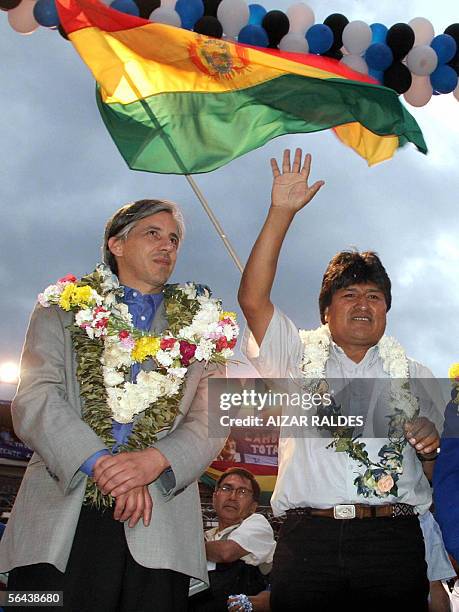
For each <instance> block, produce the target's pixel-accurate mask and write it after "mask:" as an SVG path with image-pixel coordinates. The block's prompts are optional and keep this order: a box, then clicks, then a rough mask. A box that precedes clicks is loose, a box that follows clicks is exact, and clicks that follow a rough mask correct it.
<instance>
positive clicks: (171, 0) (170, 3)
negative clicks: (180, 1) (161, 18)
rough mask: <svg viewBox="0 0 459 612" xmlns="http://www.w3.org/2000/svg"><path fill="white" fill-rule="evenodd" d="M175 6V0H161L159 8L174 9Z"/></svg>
mask: <svg viewBox="0 0 459 612" xmlns="http://www.w3.org/2000/svg"><path fill="white" fill-rule="evenodd" d="M176 4H177V0H161V6H162V7H164V8H169V9H170V8H172V9H175V5H176Z"/></svg>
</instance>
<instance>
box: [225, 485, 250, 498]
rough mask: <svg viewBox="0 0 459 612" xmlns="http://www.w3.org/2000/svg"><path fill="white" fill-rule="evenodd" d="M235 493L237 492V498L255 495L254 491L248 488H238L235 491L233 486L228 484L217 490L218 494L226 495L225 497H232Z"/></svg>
mask: <svg viewBox="0 0 459 612" xmlns="http://www.w3.org/2000/svg"><path fill="white" fill-rule="evenodd" d="M233 491H236V497H247V496H248V495H250V494H251V493H253V491H252V489H247V488H246V487H238V488H237V489H235V488H234V487H232V486H231V485H227V484H224V485H222V486H221V487H218V489H217V493H224V494H225V495H232V494H233Z"/></svg>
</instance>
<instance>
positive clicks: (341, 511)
mask: <svg viewBox="0 0 459 612" xmlns="http://www.w3.org/2000/svg"><path fill="white" fill-rule="evenodd" d="M333 518H335V519H353V518H355V506H354V504H338V505H337V506H333Z"/></svg>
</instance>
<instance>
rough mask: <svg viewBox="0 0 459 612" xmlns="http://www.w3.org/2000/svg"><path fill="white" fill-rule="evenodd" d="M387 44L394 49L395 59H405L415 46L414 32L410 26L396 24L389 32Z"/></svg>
mask: <svg viewBox="0 0 459 612" xmlns="http://www.w3.org/2000/svg"><path fill="white" fill-rule="evenodd" d="M386 44H387V45H389V47H390V48H391V49H392V53H393V54H394V59H396V60H400V59H403V58H404V57H405V55H407V53H408V51H409V50H410V49H411V48H412V47H413V45H414V32H413V30H412V29H411V28H410V26H409V25H408V24H406V23H396V24H395V25H393V26H392V27H391V28H390V29H389V30H388V32H387V36H386Z"/></svg>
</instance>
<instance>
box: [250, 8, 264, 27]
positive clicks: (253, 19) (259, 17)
mask: <svg viewBox="0 0 459 612" xmlns="http://www.w3.org/2000/svg"><path fill="white" fill-rule="evenodd" d="M249 11H250V16H249V23H248V25H261V22H262V21H263V17H264V16H265V15H266V13H267V11H266V9H265V8H264V7H263V6H261V4H249Z"/></svg>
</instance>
